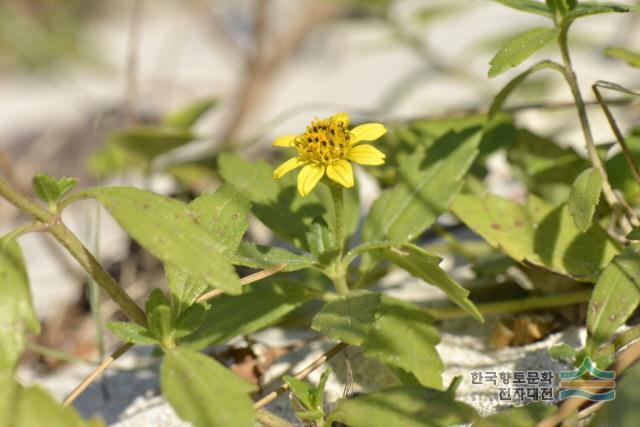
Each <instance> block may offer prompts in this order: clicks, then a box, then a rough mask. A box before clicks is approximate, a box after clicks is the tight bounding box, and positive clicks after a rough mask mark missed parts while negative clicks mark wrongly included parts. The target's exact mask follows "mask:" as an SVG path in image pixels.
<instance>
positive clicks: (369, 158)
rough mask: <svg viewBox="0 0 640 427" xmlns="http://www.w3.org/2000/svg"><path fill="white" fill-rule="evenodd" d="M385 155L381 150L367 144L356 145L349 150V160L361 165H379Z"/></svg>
mask: <svg viewBox="0 0 640 427" xmlns="http://www.w3.org/2000/svg"><path fill="white" fill-rule="evenodd" d="M385 157H386V156H385V155H384V153H383V152H382V151H380V150H378V149H377V148H375V147H374V146H373V145H369V144H361V145H356V146H355V147H353V148H351V151H350V152H349V160H353V161H354V162H356V163H360V164H361V165H381V164H383V163H384V158H385Z"/></svg>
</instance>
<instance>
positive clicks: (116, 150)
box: [87, 144, 149, 177]
mask: <svg viewBox="0 0 640 427" xmlns="http://www.w3.org/2000/svg"><path fill="white" fill-rule="evenodd" d="M148 168H149V161H148V160H146V159H145V158H144V156H142V155H140V154H137V153H131V152H129V151H127V150H126V149H125V148H124V147H120V146H119V145H115V144H107V145H105V146H104V147H103V148H101V149H100V150H98V151H96V152H94V153H93V154H91V156H90V157H89V160H88V162H87V169H89V172H91V174H92V175H94V176H98V177H105V176H109V175H113V174H115V173H118V172H121V171H124V170H128V169H141V170H146V169H148Z"/></svg>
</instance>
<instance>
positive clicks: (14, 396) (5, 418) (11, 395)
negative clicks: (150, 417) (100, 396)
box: [0, 375, 105, 427]
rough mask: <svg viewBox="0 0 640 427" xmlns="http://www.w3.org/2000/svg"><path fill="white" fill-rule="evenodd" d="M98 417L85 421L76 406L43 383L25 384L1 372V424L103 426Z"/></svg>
mask: <svg viewBox="0 0 640 427" xmlns="http://www.w3.org/2000/svg"><path fill="white" fill-rule="evenodd" d="M104 425H105V424H104V423H103V422H102V421H101V420H99V419H97V418H92V419H91V420H86V421H85V420H83V419H82V418H81V417H80V415H78V413H77V412H76V411H75V409H73V408H72V407H64V406H62V405H60V404H59V403H58V402H56V400H55V399H54V398H53V397H51V396H50V395H49V394H48V393H47V392H46V391H44V390H43V389H42V388H40V387H39V386H31V387H24V386H22V385H20V384H18V383H17V382H15V381H14V380H13V378H12V377H11V376H10V375H0V426H2V427H52V426H55V427H101V426H104Z"/></svg>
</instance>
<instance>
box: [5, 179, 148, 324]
mask: <svg viewBox="0 0 640 427" xmlns="http://www.w3.org/2000/svg"><path fill="white" fill-rule="evenodd" d="M0 196H2V197H4V198H5V199H6V200H7V201H8V202H9V203H11V204H12V205H14V206H15V207H17V208H18V209H20V210H21V211H22V212H24V213H26V214H28V215H31V216H33V217H34V219H36V220H37V221H40V222H41V223H42V224H43V225H44V230H46V231H47V232H48V233H49V234H51V235H52V236H53V237H54V238H55V239H56V240H57V241H58V242H59V243H60V244H61V245H62V246H63V247H64V248H65V249H66V250H67V251H68V252H69V253H70V254H71V256H73V257H74V258H75V259H76V261H77V262H78V263H79V264H80V265H81V266H82V268H84V270H85V271H86V272H87V273H88V274H89V275H90V276H91V277H92V278H93V279H94V280H95V281H96V283H98V285H99V286H100V287H101V288H102V289H103V290H104V291H105V292H106V293H107V294H108V295H109V296H110V297H111V298H112V299H113V301H114V302H115V303H116V304H118V305H119V306H120V308H121V309H122V311H123V312H124V313H125V314H126V315H127V316H128V317H129V318H130V319H131V320H132V321H134V322H136V323H138V324H140V325H146V323H147V319H146V316H145V314H144V311H142V309H141V308H140V307H139V306H138V304H136V302H135V301H134V300H133V299H132V298H131V297H130V296H129V295H128V294H127V293H126V292H125V291H124V290H123V289H122V288H121V287H120V285H118V282H116V281H115V279H114V278H113V277H112V276H111V275H110V274H109V273H108V272H107V271H106V270H105V269H104V267H102V265H100V263H99V262H98V261H97V260H96V259H95V257H94V256H93V255H92V254H91V252H89V250H88V249H87V248H86V247H85V246H84V245H83V244H82V242H80V240H78V238H77V237H76V236H75V234H73V232H72V231H71V230H69V228H67V226H66V225H64V224H63V223H62V221H61V220H60V218H59V217H58V216H57V215H55V214H53V213H51V212H49V211H47V210H46V209H44V208H42V207H40V206H39V205H37V204H36V203H34V202H32V201H30V200H29V199H28V198H26V197H25V196H23V195H22V194H20V193H18V192H17V191H16V190H14V189H13V187H11V186H10V185H9V184H8V183H7V182H6V181H5V180H4V179H2V178H0Z"/></svg>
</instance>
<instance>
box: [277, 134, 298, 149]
mask: <svg viewBox="0 0 640 427" xmlns="http://www.w3.org/2000/svg"><path fill="white" fill-rule="evenodd" d="M296 138H297V136H296V135H282V136H279V137H277V138H276V140H275V141H273V146H274V147H291V145H292V144H293V141H294V140H295V139H296Z"/></svg>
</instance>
